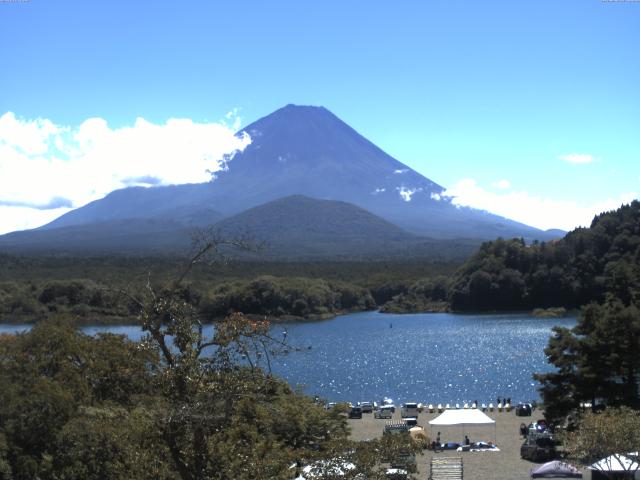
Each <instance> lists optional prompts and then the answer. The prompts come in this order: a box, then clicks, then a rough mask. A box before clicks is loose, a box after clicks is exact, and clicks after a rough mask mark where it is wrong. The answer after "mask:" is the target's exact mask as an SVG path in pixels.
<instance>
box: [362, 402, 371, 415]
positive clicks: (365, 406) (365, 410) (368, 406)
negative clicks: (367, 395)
mask: <svg viewBox="0 0 640 480" xmlns="http://www.w3.org/2000/svg"><path fill="white" fill-rule="evenodd" d="M360 408H362V413H371V412H373V403H371V402H360Z"/></svg>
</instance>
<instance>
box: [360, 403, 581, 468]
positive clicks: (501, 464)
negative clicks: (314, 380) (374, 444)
mask: <svg viewBox="0 0 640 480" xmlns="http://www.w3.org/2000/svg"><path fill="white" fill-rule="evenodd" d="M486 414H487V415H488V416H489V417H491V418H492V419H493V420H495V421H496V424H495V429H494V427H493V426H489V427H440V428H438V429H436V427H433V429H432V428H431V427H430V426H429V423H428V422H429V420H432V419H434V418H435V417H437V416H438V413H428V412H424V411H423V413H421V414H420V415H419V416H418V425H419V426H421V427H423V428H424V429H425V432H426V434H427V436H428V437H429V439H430V440H433V439H434V438H435V437H436V434H437V432H438V431H440V432H441V434H440V438H441V441H442V442H459V443H461V442H463V440H464V436H465V435H468V436H469V439H470V441H471V442H476V441H480V440H483V441H485V442H489V441H491V442H495V444H496V445H497V446H498V448H499V449H500V451H499V452H457V451H455V450H445V451H441V452H437V453H434V452H433V451H431V450H425V451H424V452H423V453H422V454H421V455H419V456H417V457H416V462H417V466H418V473H417V475H416V477H417V478H419V479H421V480H426V479H428V478H429V465H430V461H431V458H432V457H433V456H434V455H435V456H437V457H454V456H458V457H462V462H463V468H464V478H465V479H474V480H526V479H529V478H530V477H529V472H530V470H531V469H532V468H534V467H536V466H537V465H538V464H536V463H532V462H529V461H527V460H523V459H521V458H520V446H521V445H522V443H523V439H522V437H521V436H520V432H519V427H520V424H521V423H525V424H529V423H530V422H531V421H535V420H537V419H539V418H542V417H543V415H542V412H540V411H535V412H533V415H532V416H531V417H518V416H516V414H515V413H514V411H513V410H511V412H504V411H503V412H495V411H494V412H488V411H487V412H486ZM388 421H389V420H382V419H375V418H374V416H373V414H372V413H365V414H363V415H362V419H350V420H349V425H350V426H351V429H352V430H351V437H352V438H353V439H354V440H366V439H372V438H377V437H380V436H382V431H383V428H384V425H385V424H386V423H387V422H388ZM392 421H397V422H399V421H401V418H400V409H399V408H397V409H396V412H395V413H394V415H393V419H392ZM584 473H585V472H583V474H584ZM584 478H590V476H589V474H586V475H584Z"/></svg>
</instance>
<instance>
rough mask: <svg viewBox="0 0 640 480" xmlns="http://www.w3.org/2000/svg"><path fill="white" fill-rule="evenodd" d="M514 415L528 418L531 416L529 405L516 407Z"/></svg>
mask: <svg viewBox="0 0 640 480" xmlns="http://www.w3.org/2000/svg"><path fill="white" fill-rule="evenodd" d="M516 415H517V416H518V417H530V416H531V405H529V404H528V403H521V404H519V405H518V406H517V407H516Z"/></svg>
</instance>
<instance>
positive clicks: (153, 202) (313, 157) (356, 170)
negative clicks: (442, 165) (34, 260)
mask: <svg viewBox="0 0 640 480" xmlns="http://www.w3.org/2000/svg"><path fill="white" fill-rule="evenodd" d="M244 134H247V135H249V136H250V137H251V139H252V142H251V144H250V145H249V146H248V147H246V148H245V150H244V151H243V152H240V153H238V154H237V155H235V156H234V157H233V159H231V160H229V161H228V162H227V163H226V168H225V169H224V170H222V171H219V172H216V175H215V177H214V178H213V179H212V181H210V182H207V183H201V184H187V185H172V186H164V187H152V188H142V187H132V188H125V189H121V190H116V191H114V192H112V193H110V194H109V195H107V196H106V197H105V198H103V199H100V200H96V201H94V202H91V203H89V204H88V205H86V206H84V207H81V208H78V209H76V210H74V211H72V212H69V213H67V214H65V215H63V216H62V217H60V218H58V219H56V220H54V221H53V222H51V223H50V224H48V225H45V226H44V227H41V228H40V229H38V230H39V231H40V233H42V232H43V231H53V230H57V229H60V228H69V227H73V228H74V231H77V229H78V228H80V227H82V226H85V227H86V228H91V226H92V225H97V224H101V225H103V226H104V225H105V224H107V223H108V224H110V225H114V226H115V225H123V223H122V222H125V223H126V222H127V221H128V220H131V219H136V220H140V219H144V220H151V221H152V222H153V224H154V225H156V226H160V225H162V223H163V222H165V223H166V225H167V228H169V227H170V226H172V225H180V226H181V227H182V228H188V227H190V226H194V225H196V226H197V225H202V224H207V223H212V222H215V221H218V220H220V219H221V218H224V217H229V216H232V215H236V214H239V213H241V212H243V211H245V210H247V209H250V208H253V207H257V206H259V205H262V204H265V203H267V202H272V201H274V200H277V199H280V198H283V197H290V196H294V198H299V197H295V196H300V195H302V196H305V197H311V198H315V199H319V200H332V201H339V202H348V203H352V204H354V205H356V206H358V207H360V208H362V209H365V210H367V211H369V212H371V213H373V214H374V215H377V216H379V217H382V218H383V219H384V220H386V221H388V222H391V223H393V224H395V225H397V226H399V227H401V228H402V229H404V230H407V231H409V232H412V233H413V234H418V235H424V236H428V237H432V238H445V239H446V238H474V239H493V238H496V237H498V236H502V237H524V238H525V239H540V240H545V239H548V238H550V235H549V234H547V233H546V232H543V231H541V230H538V229H535V228H532V227H529V226H527V225H523V224H521V223H517V222H514V221H511V220H508V219H505V218H502V217H498V216H496V215H492V214H490V213H487V212H484V211H480V210H475V209H471V208H460V207H456V206H455V205H452V204H451V203H450V201H449V200H448V199H446V198H442V196H441V193H442V191H443V190H444V189H443V187H442V186H440V185H438V184H437V183H435V182H433V181H432V180H430V179H428V178H426V177H424V176H423V175H421V174H419V173H418V172H416V171H415V170H413V169H411V168H409V167H408V166H406V165H404V164H403V163H401V162H399V161H398V160H396V159H395V158H393V157H391V156H390V155H388V154H387V153H385V152H384V151H382V150H381V149H380V148H378V147H377V146H376V145H374V144H373V143H371V142H370V141H369V140H367V139H366V138H364V137H363V136H362V135H360V134H359V133H358V132H356V131H355V130H354V129H353V128H351V127H350V126H349V125H347V124H346V123H344V122H343V121H342V120H340V119H339V118H338V117H336V116H335V115H334V114H333V113H331V112H330V111H329V110H327V109H326V108H324V107H312V106H296V105H287V106H285V107H283V108H281V109H279V110H276V111H275V112H273V113H271V114H270V115H267V116H266V117H263V118H261V119H259V120H257V121H255V122H254V123H252V124H250V125H248V126H247V127H246V128H244V129H242V130H241V131H239V132H238V135H244ZM178 160H179V159H176V161H178ZM131 161H135V159H131ZM289 203H290V202H289ZM289 203H288V204H289ZM275 205H276V206H277V205H278V204H277V203H276V204H275ZM241 218H242V217H241ZM144 224H145V223H144V222H142V223H141V224H140V225H144ZM131 228H132V227H131V226H129V228H127V232H129V233H130V230H131ZM171 228H173V227H171ZM24 234H25V235H27V236H28V235H29V232H24ZM123 235H124V233H123ZM39 238H40V239H41V240H42V239H44V237H42V236H40V237H39ZM363 241H366V239H363ZM2 243H3V242H0V244H2Z"/></svg>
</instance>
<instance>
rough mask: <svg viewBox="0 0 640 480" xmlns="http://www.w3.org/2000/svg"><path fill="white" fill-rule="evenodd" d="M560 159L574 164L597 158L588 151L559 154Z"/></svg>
mask: <svg viewBox="0 0 640 480" xmlns="http://www.w3.org/2000/svg"><path fill="white" fill-rule="evenodd" d="M558 159H560V160H563V161H565V162H569V163H574V164H585V163H593V162H595V161H596V158H595V157H594V156H593V155H589V154H588V153H568V154H566V155H558Z"/></svg>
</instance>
